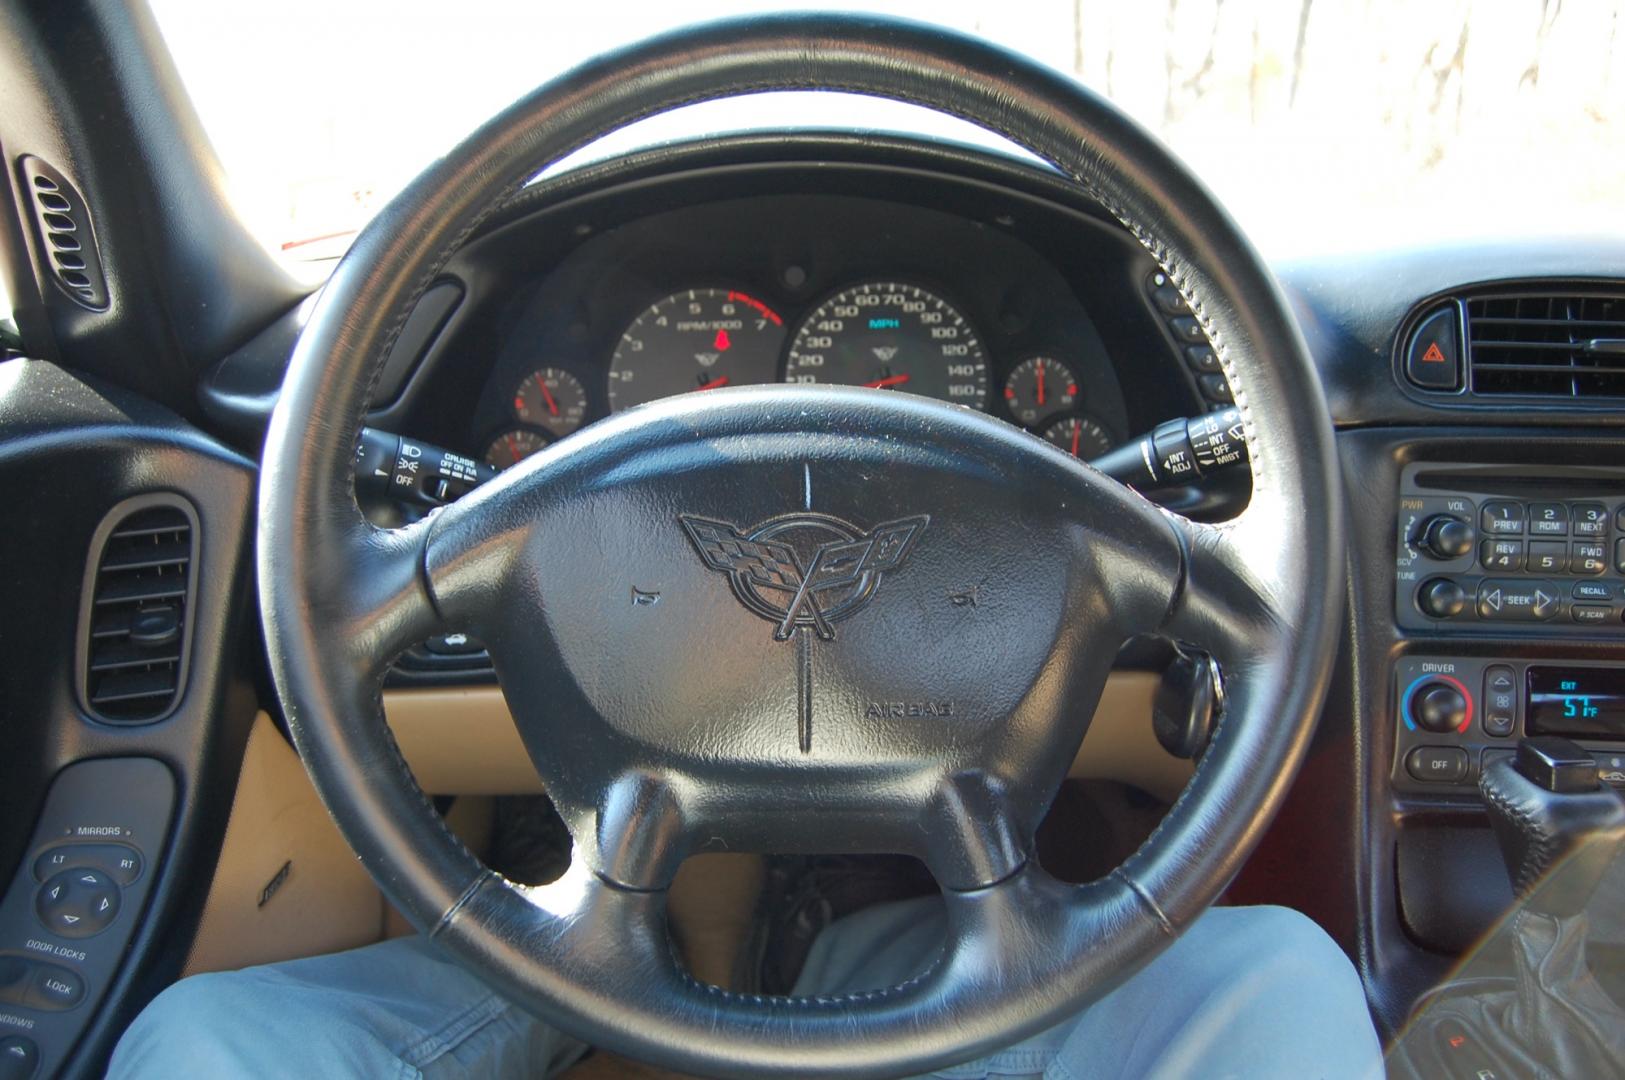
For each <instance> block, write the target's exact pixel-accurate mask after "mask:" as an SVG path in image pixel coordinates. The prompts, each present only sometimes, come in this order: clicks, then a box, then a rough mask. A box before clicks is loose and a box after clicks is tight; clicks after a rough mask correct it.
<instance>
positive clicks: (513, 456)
mask: <svg viewBox="0 0 1625 1080" xmlns="http://www.w3.org/2000/svg"><path fill="white" fill-rule="evenodd" d="M552 441H553V440H551V439H549V438H548V437H547V436H546V435H545V434H544V433H542V432H540V431H532V430H531V429H530V428H513V429H512V430H510V431H504V432H502V433H501V434H500V435H498V436H497V437H496V438H494V439H492V440H491V442H490V444H489V445H487V446H486V448H485V463H486V464H487V465H490V466H492V467H494V468H498V469H506V468H508V467H509V466H510V465H517V464H519V463H520V462H521V461H524V460H525V459H526V458H528V457H530V455H532V454H534V453H536V452H537V451H538V450H542V449H545V448H546V446H547V444H548V443H550V442H552Z"/></svg>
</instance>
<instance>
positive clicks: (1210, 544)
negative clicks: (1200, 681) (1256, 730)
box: [1160, 514, 1285, 667]
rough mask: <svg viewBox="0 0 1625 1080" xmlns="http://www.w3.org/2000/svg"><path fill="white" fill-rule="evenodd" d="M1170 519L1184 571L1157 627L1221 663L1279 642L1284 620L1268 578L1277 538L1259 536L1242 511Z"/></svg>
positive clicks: (1248, 657) (1274, 578)
mask: <svg viewBox="0 0 1625 1080" xmlns="http://www.w3.org/2000/svg"><path fill="white" fill-rule="evenodd" d="M1171 520H1172V521H1173V522H1174V527H1175V529H1176V530H1178V532H1179V534H1180V536H1181V540H1182V543H1183V546H1184V551H1185V571H1184V576H1183V582H1182V585H1181V588H1180V591H1179V595H1178V596H1177V597H1175V598H1174V601H1173V604H1172V606H1171V607H1170V609H1169V611H1168V615H1167V619H1166V620H1165V622H1164V623H1163V626H1162V628H1161V630H1160V633H1161V634H1162V635H1163V636H1165V637H1168V638H1171V639H1172V640H1174V641H1178V642H1181V643H1185V644H1190V645H1194V646H1196V647H1197V648H1199V649H1201V650H1203V651H1204V652H1207V653H1208V654H1210V655H1211V656H1213V657H1214V659H1216V660H1218V661H1219V663H1220V664H1221V666H1225V667H1230V666H1234V665H1238V664H1247V663H1249V662H1251V661H1252V660H1254V659H1256V658H1257V657H1259V656H1261V655H1264V654H1267V653H1269V652H1271V651H1273V650H1274V649H1277V648H1279V646H1280V644H1281V642H1280V638H1281V635H1282V633H1283V631H1284V630H1285V625H1284V616H1283V614H1282V612H1281V611H1280V609H1279V607H1278V604H1277V601H1276V598H1275V596H1274V592H1273V589H1274V587H1275V586H1274V585H1273V584H1272V583H1274V582H1278V581H1279V580H1280V579H1279V576H1278V575H1276V574H1274V573H1273V572H1272V569H1271V567H1270V565H1269V563H1270V562H1271V561H1272V560H1273V559H1275V558H1276V557H1277V554H1278V551H1279V547H1278V542H1276V541H1272V540H1271V539H1270V538H1268V537H1267V536H1260V535H1259V532H1260V530H1259V529H1258V528H1257V527H1256V525H1255V523H1254V521H1252V520H1251V519H1249V517H1248V515H1246V514H1243V515H1242V517H1241V518H1239V519H1237V521H1235V522H1231V523H1227V524H1224V525H1209V524H1202V523H1199V522H1192V521H1187V520H1185V519H1183V518H1172V519H1171Z"/></svg>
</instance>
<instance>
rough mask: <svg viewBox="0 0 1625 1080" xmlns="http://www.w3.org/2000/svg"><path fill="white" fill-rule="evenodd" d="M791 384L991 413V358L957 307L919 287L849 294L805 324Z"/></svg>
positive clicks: (865, 288) (889, 284) (879, 287)
mask: <svg viewBox="0 0 1625 1080" xmlns="http://www.w3.org/2000/svg"><path fill="white" fill-rule="evenodd" d="M785 381H786V382H792V383H842V384H845V385H856V386H872V387H880V388H892V389H897V390H906V391H908V392H909V393H911V394H923V395H924V396H926V397H934V398H940V399H941V400H943V401H951V402H954V403H956V404H959V405H969V406H970V407H971V408H974V409H986V408H987V358H986V357H985V356H984V355H983V354H982V343H981V342H980V341H978V340H977V338H976V334H975V332H974V331H973V330H971V328H970V324H969V323H967V322H966V321H965V317H964V316H963V315H961V314H960V313H959V312H958V311H957V310H955V309H954V307H953V306H952V305H951V304H949V303H948V302H947V301H946V300H944V299H942V297H940V296H937V295H935V294H933V293H930V292H927V291H926V290H924V289H922V288H920V287H919V286H917V285H904V284H901V283H898V282H895V281H877V282H870V283H868V284H864V285H856V286H853V287H852V288H850V289H843V290H842V291H841V292H839V293H836V294H835V295H834V296H832V297H830V298H829V299H828V300H825V301H824V302H823V303H822V304H820V305H819V306H818V307H817V308H816V309H815V310H814V311H813V313H812V314H811V315H808V316H807V318H806V319H805V320H804V321H803V322H802V324H801V328H800V329H799V330H798V331H796V336H795V339H794V341H793V342H792V343H791V345H790V356H789V360H788V362H787V363H786V365H785Z"/></svg>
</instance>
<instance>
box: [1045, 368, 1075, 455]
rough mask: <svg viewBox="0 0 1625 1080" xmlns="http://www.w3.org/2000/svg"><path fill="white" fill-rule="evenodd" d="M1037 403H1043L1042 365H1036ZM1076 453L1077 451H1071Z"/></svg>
mask: <svg viewBox="0 0 1625 1080" xmlns="http://www.w3.org/2000/svg"><path fill="white" fill-rule="evenodd" d="M1038 403H1039V404H1040V405H1042V404H1044V365H1043V364H1040V365H1038ZM1073 452H1074V453H1076V452H1077V451H1073Z"/></svg>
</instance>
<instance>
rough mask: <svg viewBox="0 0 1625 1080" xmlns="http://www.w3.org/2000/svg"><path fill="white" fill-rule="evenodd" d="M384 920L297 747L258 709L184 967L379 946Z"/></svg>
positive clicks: (195, 969)
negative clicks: (305, 767)
mask: <svg viewBox="0 0 1625 1080" xmlns="http://www.w3.org/2000/svg"><path fill="white" fill-rule="evenodd" d="M283 867H286V868H287V872H286V874H285V875H284V876H283V877H282V880H281V882H280V883H279V884H277V885H276V886H275V887H274V888H271V884H272V882H273V881H275V880H276V878H277V877H278V875H279V873H281V872H282V869H283ZM383 923H384V902H383V897H382V896H381V895H380V893H379V892H378V887H377V886H376V885H374V884H373V883H372V879H371V878H370V877H368V876H367V872H366V871H365V870H363V869H362V868H361V864H360V863H359V862H358V861H356V857H355V855H354V853H353V852H351V851H350V845H349V844H347V843H345V842H344V837H343V836H341V835H340V834H339V830H338V827H337V826H336V825H334V824H333V820H332V818H330V817H328V816H327V808H326V807H325V806H323V805H322V803H321V800H320V799H319V798H317V797H316V789H315V788H314V787H312V786H311V783H310V778H309V777H308V776H307V775H306V773H305V769H304V766H303V765H302V764H301V763H300V761H299V757H298V755H297V754H295V753H294V752H293V748H292V747H291V746H289V745H288V741H287V740H286V739H285V738H283V737H282V733H281V732H280V731H278V730H277V729H276V726H275V725H274V724H273V723H272V722H271V718H270V717H269V716H267V715H266V714H265V713H260V714H259V715H258V716H257V717H255V718H254V727H253V729H252V730H251V731H250V732H249V735H248V746H247V749H246V750H245V751H244V753H243V769H242V773H241V775H240V776H239V777H238V780H237V795H236V799H235V800H234V801H233V803H232V806H231V818H230V820H229V821H228V822H227V824H226V837H225V841H224V843H223V844H222V846H221V849H220V860H219V862H218V863H217V864H216V866H215V873H214V882H213V884H212V885H211V886H210V887H209V897H208V900H207V901H206V902H205V905H204V908H203V918H202V920H201V922H200V923H199V925H198V931H197V937H196V938H194V939H193V942H192V953H191V956H190V957H188V959H187V961H186V968H185V971H184V974H186V975H195V974H197V973H199V972H203V971H224V970H229V969H233V968H240V967H247V966H248V965H250V964H264V963H270V962H272V961H275V960H292V959H294V958H296V957H301V956H315V955H317V954H319V953H328V952H336V951H338V950H340V949H349V948H353V947H355V946H357V945H367V944H371V943H372V942H374V941H377V940H378V936H379V933H380V932H381V930H382V929H383Z"/></svg>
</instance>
